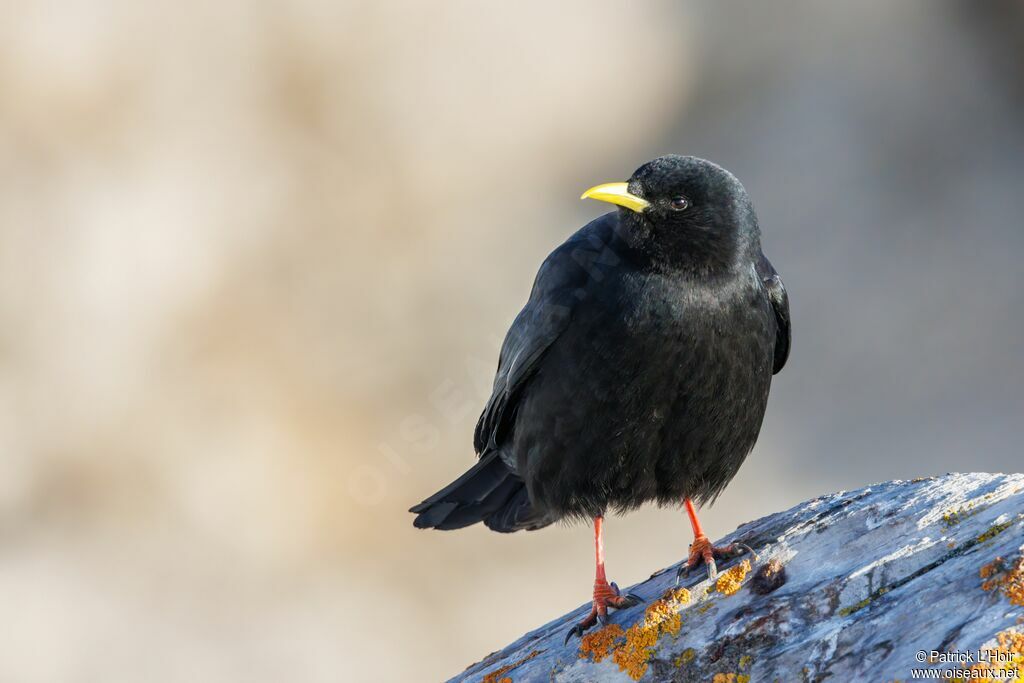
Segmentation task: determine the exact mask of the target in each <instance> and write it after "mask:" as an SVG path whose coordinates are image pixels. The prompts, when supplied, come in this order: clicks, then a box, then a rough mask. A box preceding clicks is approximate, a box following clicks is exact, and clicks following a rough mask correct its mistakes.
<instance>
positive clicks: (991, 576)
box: [978, 556, 1024, 607]
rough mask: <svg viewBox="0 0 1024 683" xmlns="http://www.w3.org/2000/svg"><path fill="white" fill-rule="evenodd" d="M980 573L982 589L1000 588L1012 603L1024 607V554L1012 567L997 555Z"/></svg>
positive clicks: (992, 589)
mask: <svg viewBox="0 0 1024 683" xmlns="http://www.w3.org/2000/svg"><path fill="white" fill-rule="evenodd" d="M978 573H979V575H980V576H981V579H982V582H981V589H982V590H984V591H994V590H998V591H999V592H1000V593H1002V594H1003V596H1004V597H1005V598H1006V599H1007V600H1009V601H1010V604H1011V605H1016V606H1018V607H1024V556H1021V557H1019V558H1018V559H1017V561H1016V563H1014V564H1013V566H1011V567H1007V566H1006V561H1005V560H1003V558H1001V557H997V558H996V559H994V560H992V561H991V562H989V563H988V564H986V565H985V566H984V567H982V568H981V570H980V571H979V572H978Z"/></svg>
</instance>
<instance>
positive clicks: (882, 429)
mask: <svg viewBox="0 0 1024 683" xmlns="http://www.w3.org/2000/svg"><path fill="white" fill-rule="evenodd" d="M2 9H3V12H2V16H3V21H0V462H2V476H0V605H3V607H4V613H5V615H6V618H5V620H4V621H5V624H4V626H3V627H0V680H2V681H13V682H18V683H21V682H34V681H47V682H49V681H55V682H56V681H60V682H74V681H99V680H102V681H104V682H105V683H113V682H119V681H126V682H128V681H130V682H137V681H247V682H251V683H259V682H262V681H267V682H270V681H275V682H276V681H282V680H287V681H314V682H316V681H338V680H352V681H371V680H372V681H378V680H379V681H414V680H415V681H419V680H423V681H429V680H439V679H442V678H446V677H448V676H450V675H454V674H455V673H457V672H458V671H460V670H461V669H462V668H463V667H464V666H466V665H468V664H470V663H472V662H474V661H476V660H479V659H480V658H482V657H483V656H484V655H486V654H487V653H488V652H490V651H492V650H496V649H498V648H500V647H502V646H503V645H505V644H506V643H508V642H510V641H511V640H512V639H514V638H517V637H518V636H519V635H521V634H522V633H524V632H525V631H527V630H529V629H531V628H533V627H535V626H538V625H540V624H542V623H544V622H546V621H548V620H549V619H551V618H553V617H555V616H556V615H558V614H560V613H562V612H563V611H566V610H568V609H572V608H575V607H576V606H578V605H580V604H582V603H584V602H585V601H587V600H588V598H589V594H590V588H591V581H592V576H593V574H592V555H591V553H592V547H591V536H590V532H589V531H588V530H587V529H585V528H581V527H576V528H571V527H553V528H549V529H547V530H545V531H543V532H541V533H537V534H525V533H522V534H516V535H512V536H501V535H498V534H494V533H491V532H488V531H487V530H486V529H483V528H470V529H466V530H464V531H461V532H458V533H449V534H445V533H439V532H420V531H417V530H414V529H413V527H412V516H411V515H409V514H408V513H407V512H406V508H408V507H409V506H410V505H411V504H413V503H416V502H418V501H419V500H421V499H422V498H423V497H425V496H426V495H428V494H430V493H432V492H434V491H435V490H436V489H437V488H439V487H440V486H441V485H443V484H446V483H447V482H449V481H450V480H451V479H452V478H454V477H455V476H456V475H458V474H460V473H461V472H462V471H463V470H464V469H466V468H467V467H468V466H469V465H470V464H471V463H472V461H473V457H474V455H473V451H472V447H471V433H472V428H473V425H474V423H475V420H476V417H477V415H478V411H479V410H480V408H481V407H482V406H483V402H484V400H485V398H486V396H487V395H488V393H489V391H488V390H489V385H490V382H491V379H492V373H493V370H494V367H495V364H496V358H497V349H498V344H499V343H500V341H501V338H502V336H503V335H504V332H505V330H506V328H507V326H508V325H509V323H510V322H511V321H512V319H513V317H514V316H515V314H516V313H517V312H518V310H519V307H520V306H521V305H522V303H523V302H524V301H525V299H526V296H527V294H528V291H529V288H530V284H531V282H532V279H533V276H534V274H535V272H536V268H537V266H538V265H539V263H540V261H541V260H542V259H543V257H544V256H545V255H546V254H547V253H548V252H549V251H550V250H551V249H552V248H553V247H554V246H555V245H557V244H558V243H559V242H561V241H562V240H563V239H564V238H566V237H567V236H568V235H569V234H570V233H571V232H573V231H574V230H575V229H576V228H577V227H578V226H580V225H582V224H583V223H585V222H586V221H588V220H590V219H591V218H593V217H595V216H597V215H599V214H600V213H601V212H603V211H604V210H605V207H604V206H602V205H600V204H597V203H594V202H579V201H578V200H577V197H578V196H579V193H580V192H581V191H582V190H583V189H585V188H587V187H590V186H591V185H594V184H596V183H598V182H604V181H609V180H619V179H625V178H626V177H627V176H629V175H630V173H631V172H632V171H633V169H634V168H635V167H636V166H638V165H640V164H641V163H642V162H644V161H646V160H647V159H649V158H652V157H654V156H656V155H659V154H662V153H666V152H676V153H683V154H695V155H699V156H704V157H708V158H710V159H713V160H715V161H717V162H718V163H720V164H722V165H724V166H725V167H727V168H729V169H730V170H732V171H733V172H734V173H736V174H737V175H738V176H739V178H740V179H741V180H742V181H743V182H744V183H745V185H746V187H747V188H748V190H749V191H750V194H751V195H752V197H753V199H754V202H755V205H756V206H757V209H758V212H759V214H760V218H761V224H762V228H763V230H764V235H765V237H764V243H765V249H766V252H767V253H768V254H769V255H770V257H771V259H772V260H773V261H774V263H775V265H776V266H777V267H778V268H779V270H780V271H781V272H782V274H783V277H784V278H785V281H786V284H787V286H788V288H789V291H790V293H791V296H792V301H793V318H794V329H795V342H794V350H793V355H792V358H791V360H790V363H789V366H788V367H787V368H786V371H785V372H783V373H782V374H781V375H780V376H779V377H778V378H777V380H776V382H775V386H774V388H773V392H772V399H771V402H770V405H769V409H768V415H767V418H766V422H765V426H764V430H763V433H762V438H761V440H760V443H759V444H758V447H757V448H756V449H755V451H754V453H753V455H752V456H751V457H750V459H749V460H748V461H747V464H746V465H745V466H744V468H743V469H742V470H741V472H740V474H739V476H738V477H737V479H736V480H735V481H734V483H733V484H732V486H731V487H730V488H729V489H728V490H727V491H726V493H725V494H724V495H723V496H722V497H721V499H720V500H719V502H718V503H717V504H716V505H715V506H714V507H713V508H712V509H711V510H710V511H706V512H705V516H704V522H705V526H706V527H707V528H708V529H709V532H710V533H711V535H712V536H718V537H720V536H722V535H724V534H725V533H727V532H729V531H731V530H732V529H733V528H734V527H735V526H736V525H737V524H738V523H741V522H743V521H746V520H749V519H753V518H756V517H759V516H761V515H764V514H767V513H770V512H774V511H777V510H780V509H783V508H785V507H788V506H790V505H793V504H796V503H798V502H800V501H801V500H803V499H806V498H809V497H813V496H816V495H818V494H822V493H826V492H830V491H833V490H837V489H849V488H855V487H859V486H863V485H866V484H870V483H872V482H876V481H882V480H887V479H891V478H898V477H902V478H912V477H916V476H923V475H930V474H936V473H942V472H945V471H951V470H984V471H1013V470H1019V469H1020V468H1021V462H1022V460H1021V455H1020V449H1019V444H1020V442H1021V437H1022V432H1024V421H1022V419H1021V418H1022V415H1024V386H1022V384H1024V364H1022V362H1021V360H1022V351H1024V348H1022V339H1024V281H1022V275H1021V259H1022V257H1024V221H1022V219H1021V215H1022V213H1021V210H1022V198H1024V115H1022V111H1024V74H1022V67H1021V65H1022V64H1024V47H1022V46H1024V6H1022V5H1021V4H1020V3H1017V2H1012V1H1010V0H1006V1H1003V2H989V3H971V2H967V1H966V0H965V1H964V2H958V3H954V2H941V3H939V2H924V1H921V2H903V3H891V2H887V3H882V2H856V3H854V2H850V3H842V4H840V3H829V4H827V5H825V4H822V3H811V2H779V3H771V4H768V3H753V2H751V3H739V2H736V3H731V2H730V3H721V2H710V1H709V2H704V3H689V2H687V3H680V2H650V3H644V4H639V3H634V4H629V5H627V4H624V3H614V2H595V1H593V0H588V1H585V2H584V1H583V0H578V1H576V0H574V1H572V2H562V3H557V4H552V3H541V2H533V1H528V2H517V3H480V2H470V1H469V0H459V1H451V2H445V3H430V4H425V3H411V2H410V3H371V2H351V1H350V2H342V3H332V2H326V1H322V0H304V1H300V2H291V3H273V2H271V3H255V4H253V3H240V2H228V3H203V2H196V1H194V0H189V1H186V2H180V3H174V4H171V3H167V4H165V5H158V4H150V3H132V2H113V1H111V2H77V3H76V2H68V3H42V2H41V3H16V2H5V3H2ZM689 533H690V532H689V528H688V525H687V523H686V521H685V518H684V516H683V515H682V514H680V513H679V512H678V511H676V510H657V509H647V510H644V511H642V512H638V513H636V514H633V515H631V516H628V517H624V518H614V519H611V520H609V523H608V524H607V530H606V543H607V549H608V567H609V573H610V576H612V577H613V578H615V579H616V580H617V581H618V582H619V583H620V584H623V585H628V584H632V583H634V582H636V581H639V580H642V579H644V578H646V577H647V576H648V574H650V573H651V572H652V571H655V570H657V569H660V568H662V567H665V566H668V565H669V564H671V563H674V562H676V561H678V560H679V559H681V558H682V557H683V556H684V555H685V552H686V548H687V544H688V543H689V540H690V538H689Z"/></svg>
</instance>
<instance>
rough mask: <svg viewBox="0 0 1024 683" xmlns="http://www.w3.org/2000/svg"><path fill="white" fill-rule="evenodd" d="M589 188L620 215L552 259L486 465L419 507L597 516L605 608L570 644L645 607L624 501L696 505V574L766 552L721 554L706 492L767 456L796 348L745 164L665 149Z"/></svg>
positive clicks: (511, 523) (509, 376)
mask: <svg viewBox="0 0 1024 683" xmlns="http://www.w3.org/2000/svg"><path fill="white" fill-rule="evenodd" d="M583 198H584V199H586V198H590V199H597V200H601V201H606V202H611V203H612V204H617V205H618V206H619V207H620V208H619V209H618V210H617V211H615V212H612V213H608V214H605V215H604V216H601V217H600V218H598V219H597V220H595V221H593V222H591V223H590V224H588V225H586V226H585V227H583V228H582V229H581V230H579V231H578V232H577V233H576V234H574V235H573V236H572V237H570V238H569V239H568V241H566V242H565V243H564V244H562V245H561V246H560V247H558V248H557V249H555V250H554V251H553V252H552V253H551V255H550V256H548V258H547V259H546V260H545V261H544V263H543V264H542V265H541V267H540V271H539V272H538V273H537V279H536V281H535V282H534V285H533V291H532V292H531V294H530V299H529V301H528V302H527V303H526V306H525V307H524V308H523V310H522V311H521V312H520V313H519V315H518V316H517V317H516V319H515V322H513V324H512V327H511V329H510V330H509V331H508V334H507V335H506V337H505V342H504V344H503V346H502V349H501V354H500V357H499V360H498V371H497V375H496V376H495V379H494V390H493V394H492V395H491V398H490V400H488V401H487V405H486V406H485V407H484V410H483V414H482V415H481V416H480V420H479V422H478V423H477V426H476V432H475V435H474V437H475V438H474V445H475V447H476V451H477V453H478V454H479V458H480V459H479V462H477V464H476V465H474V466H473V467H472V468H471V469H470V470H469V471H468V472H466V473H465V474H463V475H462V476H461V477H459V478H458V479H457V480H456V481H454V482H452V483H451V484H449V485H448V486H447V487H445V488H444V489H442V490H441V491H438V492H437V493H436V494H434V495H433V496H431V497H430V498H428V499H426V500H425V501H423V502H422V503H420V504H419V505H416V506H415V507H413V508H412V509H411V510H410V512H414V513H417V517H416V520H415V522H414V524H415V525H416V526H417V527H420V528H434V529H459V528H462V527H465V526H468V525H470V524H475V523H477V522H483V523H484V524H485V525H487V526H488V527H489V528H491V529H493V530H495V531H501V532H510V531H518V530H520V529H528V530H532V529H540V528H541V527H544V526H547V525H549V524H551V523H552V522H555V521H558V520H561V519H570V520H572V519H584V518H586V519H593V521H594V536H595V545H596V549H597V552H596V556H597V577H596V580H595V582H594V594H593V608H592V609H591V613H590V615H589V616H588V617H587V618H586V619H585V620H583V621H582V622H581V623H580V624H578V625H577V626H576V627H575V628H574V629H573V630H572V631H570V633H569V636H571V635H572V634H574V633H575V634H577V635H581V634H582V633H583V631H584V630H585V629H587V628H589V627H590V626H592V625H593V624H594V623H595V622H598V621H600V622H602V623H604V622H605V621H606V620H607V612H608V608H609V607H615V608H623V607H627V606H630V605H633V604H636V602H637V601H639V598H637V597H636V596H633V595H620V594H619V591H618V588H616V587H615V584H614V583H612V584H609V583H608V581H607V579H606V577H605V571H604V550H603V542H602V536H601V524H602V518H603V516H604V515H605V513H606V512H608V511H609V510H611V511H618V512H622V511H627V510H631V509H634V508H636V507H638V506H639V505H641V504H642V503H646V502H648V501H656V502H657V503H658V504H661V505H678V504H679V503H680V502H682V503H683V504H684V506H685V508H686V510H687V513H688V515H689V518H690V522H691V525H692V527H693V533H694V541H693V543H692V544H691V546H690V553H689V558H688V560H687V562H686V564H685V565H683V566H682V567H681V568H680V573H682V572H685V571H689V569H691V568H693V567H695V566H697V565H699V564H700V563H702V562H703V563H705V564H706V565H707V569H708V575H709V577H711V578H714V576H715V574H716V568H715V558H718V559H723V558H730V557H734V556H736V555H739V554H740V553H742V552H744V551H746V552H749V548H746V546H742V545H741V544H734V545H732V546H727V547H724V548H716V547H714V546H712V545H711V543H710V542H709V541H708V539H707V537H706V536H705V535H704V533H703V531H702V529H701V526H700V522H699V521H698V519H697V516H696V512H695V510H694V507H693V501H696V502H697V503H699V504H707V503H710V502H712V501H714V499H715V498H716V497H717V496H718V494H720V493H721V492H722V490H723V489H724V488H725V486H726V485H727V484H728V483H729V481H730V480H731V479H732V478H733V476H735V474H736V472H737V470H738V469H739V467H740V465H741V464H742V463H743V460H744V459H745V458H746V456H747V454H748V453H749V452H750V450H751V449H752V448H753V446H754V443H755V441H756V440H757V435H758V432H759V431H760V428H761V421H762V418H763V417H764V412H765V405H766V403H767V401H768V390H769V387H770V385H771V380H772V375H773V374H775V373H777V372H779V371H780V370H781V369H782V367H783V365H785V363H786V359H787V357H788V355H789V347H790V321H789V300H788V296H787V294H786V290H785V287H783V284H782V280H781V279H780V278H779V274H778V273H777V272H776V271H775V269H774V268H773V267H772V265H771V263H770V262H769V261H768V259H767V258H766V257H765V255H764V254H763V253H762V252H761V233H760V229H759V227H758V223H757V216H756V215H755V213H754V208H753V206H752V205H751V202H750V198H749V197H748V196H747V192H746V190H745V189H744V188H743V186H742V185H741V184H740V182H739V181H738V180H737V179H736V178H735V177H734V176H733V175H732V174H731V173H729V172H728V171H726V170H725V169H723V168H721V167H719V166H716V165H715V164H713V163H711V162H710V161H706V160H704V159H698V158H696V157H685V156H676V155H669V156H663V157H659V158H657V159H655V160H653V161H651V162H648V163H646V164H644V165H643V166H641V167H640V168H639V169H637V171H636V172H635V173H634V174H633V176H632V177H631V178H630V180H629V182H628V183H608V184H605V185H598V186H597V187H594V188H591V189H590V190H587V191H586V192H585V193H584V194H583ZM569 636H567V637H566V639H568V637H569Z"/></svg>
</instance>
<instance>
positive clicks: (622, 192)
mask: <svg viewBox="0 0 1024 683" xmlns="http://www.w3.org/2000/svg"><path fill="white" fill-rule="evenodd" d="M627 187H628V186H627V185H626V183H605V184H604V185H597V186H595V187H592V188H590V189H589V190H587V191H586V192H584V193H583V196H581V197H580V199H596V200H598V201H599V202H608V203H610V204H618V205H619V206H624V207H626V208H627V209H629V210H631V211H636V212H637V213H642V212H643V210H644V209H646V208H647V207H648V206H650V205H651V204H650V202H648V201H647V200H646V199H641V198H640V197H637V196H636V195H635V194H630V193H629V190H628V189H626V188H627Z"/></svg>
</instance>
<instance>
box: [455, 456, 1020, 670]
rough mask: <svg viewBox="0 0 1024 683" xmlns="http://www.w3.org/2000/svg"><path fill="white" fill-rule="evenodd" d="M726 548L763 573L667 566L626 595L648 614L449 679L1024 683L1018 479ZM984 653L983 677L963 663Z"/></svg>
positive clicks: (797, 522)
mask: <svg viewBox="0 0 1024 683" xmlns="http://www.w3.org/2000/svg"><path fill="white" fill-rule="evenodd" d="M730 541H743V542H745V543H747V544H748V545H750V546H751V547H752V548H753V549H754V550H755V551H756V552H757V553H758V556H759V558H758V559H757V560H754V561H751V562H750V563H749V564H745V563H746V562H747V559H745V558H740V559H739V560H737V561H736V562H734V563H733V564H732V566H731V567H723V568H722V569H723V570H724V571H723V573H722V575H721V576H720V577H719V579H718V580H717V581H716V582H714V583H711V582H709V581H707V580H706V578H704V574H703V573H702V574H701V576H700V577H699V579H698V578H697V577H694V578H691V579H690V580H688V581H684V582H682V583H681V584H680V585H679V586H678V587H677V586H676V585H675V571H674V570H675V567H669V568H668V569H664V570H662V571H660V572H658V573H657V574H654V575H653V576H652V577H651V578H650V579H649V580H647V581H645V582H643V583H641V584H638V585H636V586H633V587H631V588H630V589H629V592H631V593H636V594H638V595H640V596H641V597H643V598H645V599H646V601H647V602H646V604H643V605H638V606H636V607H633V608H630V609H627V610H623V611H621V612H616V613H613V615H612V623H611V624H610V625H608V626H606V627H604V628H603V629H597V630H593V631H591V632H590V633H588V634H587V636H586V637H585V638H584V639H582V640H579V639H573V640H571V641H570V642H569V644H568V645H563V639H564V637H565V634H566V632H567V631H568V629H569V628H570V627H571V626H572V625H573V624H574V623H576V622H577V621H579V620H580V619H581V618H582V617H583V615H584V613H585V612H586V610H588V609H589V605H585V606H582V607H580V608H579V609H577V610H576V611H574V612H571V613H569V614H566V615H564V616H562V617H560V618H558V619H556V620H555V621H552V622H550V623H549V624H547V625H545V626H542V627H541V628H539V629H537V630H535V631H532V632H531V633H528V634H526V635H525V636H523V637H522V638H520V639H519V640H517V641H516V642H514V643H512V644H511V645H509V646H508V647H506V648H505V649H504V650H502V651H500V652H497V653H494V654H492V655H490V656H489V657H487V658H486V659H484V660H483V661H482V662H479V663H477V664H474V665H473V666H471V667H469V668H468V669H466V671H464V672H462V673H461V674H459V675H458V676H456V677H455V678H453V679H452V680H453V681H473V682H478V681H487V682H488V683H499V682H500V683H511V682H515V683H520V682H522V681H564V682H569V681H579V682H581V683H582V682H586V683H591V682H596V681H630V680H642V681H709V682H710V683H757V682H759V681H766V682H769V683H770V682H774V681H780V682H784V683H791V682H793V681H808V682H810V681H825V680H828V681H843V682H844V683H845V682H846V681H892V682H896V681H910V680H913V679H914V674H913V670H914V669H919V668H922V667H932V668H938V669H949V668H955V669H957V670H964V673H963V675H962V676H960V677H959V678H953V679H952V680H972V681H976V680H990V678H986V677H985V676H986V675H987V674H986V673H984V672H982V673H981V677H980V678H979V675H978V674H977V673H976V672H978V671H980V670H982V669H986V668H987V669H990V670H995V669H996V667H1001V668H1002V669H1004V670H1012V668H1014V667H1016V668H1017V669H1018V670H1020V671H1021V672H1024V475H1021V474H1013V475H994V474H947V475H945V476H943V477H934V478H928V479H915V480H914V481H893V482H889V483H886V484H879V485H877V486H871V487H868V488H865V489H861V490H859V491H852V492H839V493H835V494H832V495H829V496H823V497H821V498H817V499H815V500H812V501H809V502H807V503H803V504H802V505H798V506H797V507H795V508H793V509H791V510H788V511H786V512H780V513H777V514H774V515H771V516H769V517H765V518H763V519H760V520H758V521H756V522H750V523H748V524H744V525H743V526H741V527H740V528H739V529H737V530H736V531H735V532H734V533H733V534H731V535H730V536H729V537H728V538H727V539H725V542H730ZM989 649H991V650H992V651H993V654H992V655H991V656H992V658H993V659H994V660H995V661H993V662H990V663H986V662H976V661H966V662H960V661H959V659H963V658H964V657H967V656H973V657H978V653H979V651H980V650H985V651H988V650H989ZM922 652H923V653H924V654H922ZM943 653H952V654H950V655H948V656H946V655H944V654H943ZM995 653H998V654H995ZM922 660H923V661H922ZM950 662H952V663H950ZM972 667H973V668H974V672H972V671H969V669H971V668H972ZM1021 676H1022V678H1021V679H1020V680H1024V673H1022V674H1021ZM991 680H999V679H998V678H991ZM1003 680H1005V679H1003Z"/></svg>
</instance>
